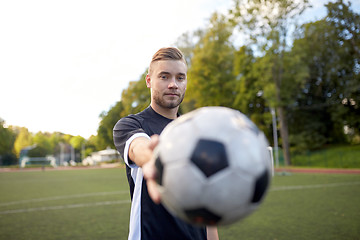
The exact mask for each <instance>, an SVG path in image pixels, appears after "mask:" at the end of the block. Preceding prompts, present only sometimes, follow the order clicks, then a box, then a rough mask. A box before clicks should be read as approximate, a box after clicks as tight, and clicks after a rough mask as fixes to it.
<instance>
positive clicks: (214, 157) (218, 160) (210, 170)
mask: <svg viewBox="0 0 360 240" xmlns="http://www.w3.org/2000/svg"><path fill="white" fill-rule="evenodd" d="M190 160H191V162H192V163H194V164H195V165H196V166H197V167H198V168H199V169H200V170H201V171H202V172H203V173H204V174H205V176H206V177H210V176H212V175H213V174H216V173H217V172H219V171H221V170H222V169H224V168H226V167H228V166H229V164H228V159H227V154H226V150H225V146H224V144H222V143H221V142H218V141H212V140H207V139H200V140H199V141H198V142H197V143H196V146H195V148H194V150H193V153H192V155H191V157H190Z"/></svg>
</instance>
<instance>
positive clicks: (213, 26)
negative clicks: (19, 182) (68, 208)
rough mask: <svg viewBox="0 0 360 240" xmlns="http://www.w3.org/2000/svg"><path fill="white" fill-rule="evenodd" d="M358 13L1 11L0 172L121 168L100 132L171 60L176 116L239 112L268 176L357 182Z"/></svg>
mask: <svg viewBox="0 0 360 240" xmlns="http://www.w3.org/2000/svg"><path fill="white" fill-rule="evenodd" d="M359 9H360V2H359V1H358V0H353V1H342V0H338V1H325V0H322V1H306V0H296V1H295V0H293V1H275V0H274V1H265V0H253V1H245V0H243V1H242V0H224V1H220V0H211V1H205V0H197V1H187V0H185V1H180V0H176V1H165V0H155V1H140V0H139V1H127V2H123V1H102V2H100V1H83V0H75V1H61V2H57V1H41V0H35V1H21V0H19V1H2V2H1V3H0V32H1V35H2V36H1V38H0V82H1V85H0V86H1V92H0V165H1V166H15V167H18V166H20V167H26V166H27V165H31V163H32V164H33V165H36V164H38V165H39V164H40V165H44V164H46V165H52V166H59V165H65V166H67V165H73V166H77V165H81V164H84V165H93V164H97V163H100V162H118V161H120V160H119V155H118V154H117V152H116V151H115V150H114V144H113V140H112V128H113V126H114V125H115V123H116V122H117V121H118V120H119V119H120V118H121V117H123V116H126V115H128V114H130V113H135V112H138V111H140V110H142V109H144V108H145V107H147V106H148V105H149V103H150V101H149V97H150V92H149V90H148V89H147V88H146V85H145V83H144V78H145V76H146V72H147V66H148V64H149V62H150V60H151V57H152V55H153V54H154V53H155V52H156V51H157V50H158V49H159V48H161V47H164V46H176V47H178V48H180V49H181V50H182V51H183V52H184V54H185V56H186V60H187V62H188V66H189V70H188V80H189V81H188V91H187V94H186V97H185V100H184V102H183V104H182V105H181V113H182V114H184V113H186V112H189V111H191V110H194V109H196V108H199V107H203V106H226V107H230V108H234V109H238V110H240V111H241V112H243V113H245V114H246V115H248V116H249V117H250V118H251V120H252V121H254V123H255V124H256V125H257V126H258V127H259V128H260V129H261V130H262V131H263V132H264V133H265V134H266V136H267V138H268V140H269V143H270V145H271V146H273V149H274V150H275V152H274V153H275V154H274V157H275V160H276V161H277V162H276V164H277V166H279V165H286V166H290V165H293V166H321V167H337V168H340V167H341V168H360V163H359V161H358V160H357V159H359V157H357V156H359V155H360V153H359V152H360V147H359V143H360V135H359V134H360V132H359V131H360V109H359V102H360V63H359V61H360V60H359V56H360V39H359V36H360V35H359V32H360V16H359ZM354 154H355V155H354ZM356 154H358V155H356Z"/></svg>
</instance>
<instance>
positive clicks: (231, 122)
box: [154, 107, 272, 225]
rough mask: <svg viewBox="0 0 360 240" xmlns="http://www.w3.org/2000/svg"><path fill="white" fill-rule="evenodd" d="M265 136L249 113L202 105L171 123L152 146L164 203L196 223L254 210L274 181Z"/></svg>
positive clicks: (225, 221) (241, 215)
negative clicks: (154, 145) (155, 145)
mask: <svg viewBox="0 0 360 240" xmlns="http://www.w3.org/2000/svg"><path fill="white" fill-rule="evenodd" d="M267 146H268V143H267V140H266V138H265V136H264V134H263V133H262V132H261V131H260V130H259V129H258V128H257V127H256V126H255V124H254V123H252V122H251V121H250V120H249V119H248V118H247V117H246V116H245V115H243V114H242V113H240V112H239V111H236V110H233V109H230V108H225V107H203V108H200V109H198V110H195V111H192V112H190V113H188V114H185V115H183V116H181V117H179V118H177V119H176V120H174V121H173V122H171V123H170V124H169V125H168V126H167V127H166V128H165V129H164V130H163V132H162V134H161V135H160V141H159V144H158V146H157V147H156V148H155V150H154V157H155V166H156V168H157V171H158V178H157V183H158V188H159V191H160V194H161V201H162V203H163V205H164V206H165V207H166V208H167V209H168V210H169V212H171V213H173V214H174V215H176V216H177V217H179V218H181V219H183V220H185V221H187V222H189V223H191V224H195V225H227V224H231V223H234V222H236V221H238V220H240V219H242V218H244V217H245V216H247V215H249V214H250V213H251V212H253V211H254V210H255V209H256V208H257V207H258V206H259V204H260V203H261V201H262V200H263V198H264V196H265V192H266V190H267V188H268V186H269V183H270V179H271V175H272V174H271V166H272V165H271V158H270V153H269V151H268V149H267Z"/></svg>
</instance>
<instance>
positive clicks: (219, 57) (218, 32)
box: [186, 13, 235, 107]
mask: <svg viewBox="0 0 360 240" xmlns="http://www.w3.org/2000/svg"><path fill="white" fill-rule="evenodd" d="M231 34H232V28H231V26H230V25H229V24H228V22H227V20H226V18H225V17H224V16H222V15H219V14H217V13H215V14H213V16H212V17H211V20H210V27H209V28H208V29H207V31H206V32H205V34H204V36H203V38H202V39H200V41H199V43H198V44H197V45H196V47H195V49H194V56H193V58H192V59H191V68H190V69H189V71H188V87H187V99H186V101H193V102H195V107H203V106H227V107H230V106H231V105H232V101H233V100H232V99H233V97H234V95H235V93H234V91H233V86H232V82H233V79H234V78H233V61H234V47H233V46H232V43H231V41H230V36H231Z"/></svg>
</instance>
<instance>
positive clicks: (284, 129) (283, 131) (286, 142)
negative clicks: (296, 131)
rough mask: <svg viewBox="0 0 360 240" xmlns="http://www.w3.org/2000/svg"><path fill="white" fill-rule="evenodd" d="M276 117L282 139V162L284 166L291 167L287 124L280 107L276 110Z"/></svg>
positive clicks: (283, 111)
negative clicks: (277, 117)
mask: <svg viewBox="0 0 360 240" xmlns="http://www.w3.org/2000/svg"><path fill="white" fill-rule="evenodd" d="M277 112H278V116H279V122H280V135H281V139H282V141H281V142H282V148H283V154H284V160H285V165H286V166H290V165H291V159H290V146H289V130H288V124H287V120H286V116H285V110H284V108H283V107H282V106H280V107H278V108H277Z"/></svg>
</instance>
